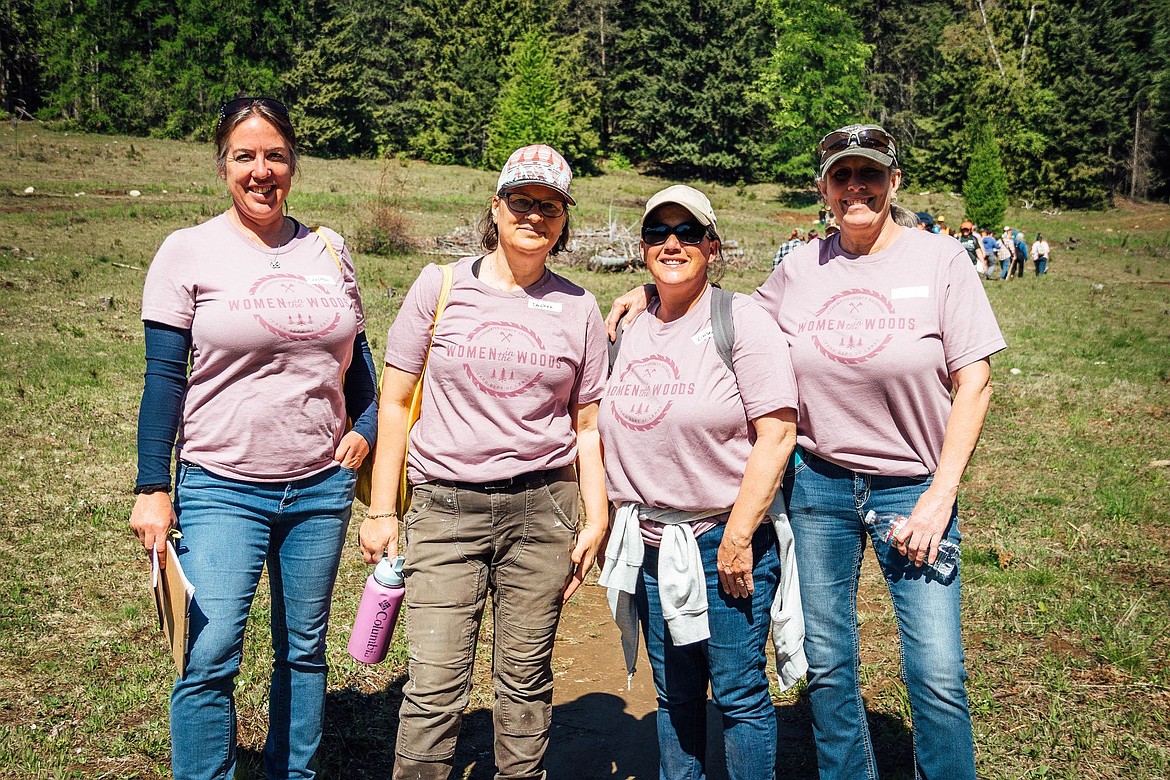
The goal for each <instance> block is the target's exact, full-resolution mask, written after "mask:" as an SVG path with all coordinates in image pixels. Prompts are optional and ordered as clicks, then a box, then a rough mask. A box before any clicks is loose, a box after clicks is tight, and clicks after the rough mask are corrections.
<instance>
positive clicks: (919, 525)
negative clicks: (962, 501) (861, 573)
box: [890, 486, 955, 566]
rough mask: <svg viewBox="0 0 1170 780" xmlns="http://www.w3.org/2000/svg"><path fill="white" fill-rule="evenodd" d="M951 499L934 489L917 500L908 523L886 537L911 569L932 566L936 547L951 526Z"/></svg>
mask: <svg viewBox="0 0 1170 780" xmlns="http://www.w3.org/2000/svg"><path fill="white" fill-rule="evenodd" d="M954 505H955V496H954V495H948V494H947V492H946V491H944V490H942V489H938V490H936V489H935V488H934V486H931V487H929V488H927V489H926V492H925V493H923V494H922V495H921V496H919V497H918V502H917V503H916V504H915V505H914V511H913V512H911V513H910V519H909V520H907V521H906V524H905V525H903V526H902V527H901V528H900V529H898V533H896V534H894V535H893V536H891V537H890V544H892V545H894V548H895V549H896V550H897V551H898V552H900V553H902V554H903V555H905V556H906V557H907V558H908V559H909V560H910V561H911V562H912V563H913V564H914V565H915V566H925V565H926V564H928V563H933V562H934V559H935V558H936V557H938V543H939V542H941V541H942V540H943V539H944V538H945V535H946V532H947V525H948V524H949V523H950V522H951V509H952V508H953V507H954Z"/></svg>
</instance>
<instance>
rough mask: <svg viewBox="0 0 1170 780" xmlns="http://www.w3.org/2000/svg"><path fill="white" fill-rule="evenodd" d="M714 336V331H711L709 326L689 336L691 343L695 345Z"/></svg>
mask: <svg viewBox="0 0 1170 780" xmlns="http://www.w3.org/2000/svg"><path fill="white" fill-rule="evenodd" d="M714 335H715V331H713V330H712V329H711V326H710V325H708V326H707V327H705V328H703V329H702V330H701V331H699V332H698V333H696V334H695V335H693V336H691V341H693V342H695V343H696V344H702V343H703V342H704V341H710V340H711V338H712V337H713V336H714Z"/></svg>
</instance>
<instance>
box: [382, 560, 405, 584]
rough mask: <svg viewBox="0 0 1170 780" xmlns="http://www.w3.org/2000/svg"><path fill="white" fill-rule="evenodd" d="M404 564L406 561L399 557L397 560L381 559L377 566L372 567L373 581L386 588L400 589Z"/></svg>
mask: <svg viewBox="0 0 1170 780" xmlns="http://www.w3.org/2000/svg"><path fill="white" fill-rule="evenodd" d="M404 563H406V559H405V558H403V557H402V556H401V555H399V556H398V557H397V558H393V559H391V558H385V557H384V558H382V560H380V561H378V565H377V566H375V567H374V579H375V580H377V582H378V584H379V585H381V586H383V587H386V588H400V587H402V583H403V582H404V580H403V577H402V565H403V564H404Z"/></svg>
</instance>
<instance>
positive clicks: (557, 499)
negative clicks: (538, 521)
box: [542, 480, 580, 533]
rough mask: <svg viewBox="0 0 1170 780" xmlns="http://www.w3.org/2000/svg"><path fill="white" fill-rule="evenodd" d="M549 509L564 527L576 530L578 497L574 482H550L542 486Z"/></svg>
mask: <svg viewBox="0 0 1170 780" xmlns="http://www.w3.org/2000/svg"><path fill="white" fill-rule="evenodd" d="M542 491H543V493H544V496H545V498H547V499H548V504H549V507H548V508H549V509H550V510H551V512H552V514H553V516H554V517H556V519H557V520H558V521H559V522H560V523H561V524H562V525H563V526H565V528H567V529H569V530H570V531H573V532H574V533H575V532H576V531H577V524H578V519H577V516H578V513H579V506H580V499H579V495H580V494H579V493H578V487H577V483H576V482H570V481H568V480H565V481H561V482H550V483H548V484H546V485H544V487H543V488H542Z"/></svg>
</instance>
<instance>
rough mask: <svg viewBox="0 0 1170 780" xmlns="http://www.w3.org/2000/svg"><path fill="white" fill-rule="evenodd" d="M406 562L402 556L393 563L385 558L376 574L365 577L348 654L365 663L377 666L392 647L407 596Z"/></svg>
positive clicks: (377, 568)
mask: <svg viewBox="0 0 1170 780" xmlns="http://www.w3.org/2000/svg"><path fill="white" fill-rule="evenodd" d="M404 561H405V559H404V558H403V557H402V556H401V555H400V556H398V557H397V558H395V559H394V560H393V561H391V560H390V559H389V558H383V559H382V560H380V561H378V565H377V566H375V567H374V573H373V574H371V575H370V576H369V577H367V578H366V589H365V590H364V591H362V603H361V604H359V605H358V612H357V619H356V620H354V622H353V632H352V633H351V634H350V635H349V654H350V655H352V656H353V657H354V658H356V659H357V660H359V661H361V662H362V663H363V664H376V663H378V662H379V661H381V660H382V659H383V658H385V657H386V649H387V648H389V647H390V638H391V637H392V636H393V635H394V624H395V623H397V622H398V611H399V609H400V608H401V607H402V598H403V597H404V596H405V595H406V587H405V585H404V584H403V580H402V564H403V562H404Z"/></svg>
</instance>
